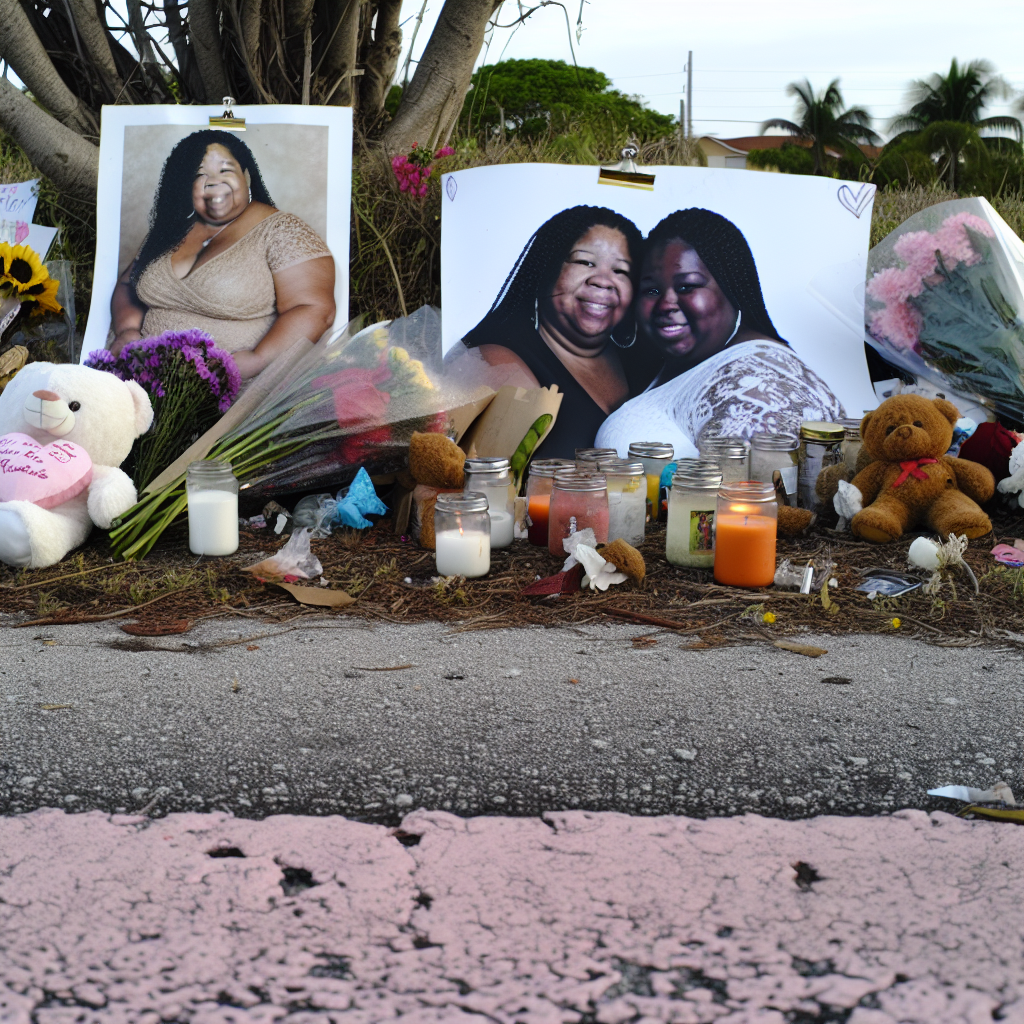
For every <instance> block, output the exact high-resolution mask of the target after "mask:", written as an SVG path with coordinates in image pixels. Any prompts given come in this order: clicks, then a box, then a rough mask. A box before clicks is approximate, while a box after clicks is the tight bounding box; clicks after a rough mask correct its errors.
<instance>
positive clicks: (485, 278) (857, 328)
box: [441, 164, 877, 455]
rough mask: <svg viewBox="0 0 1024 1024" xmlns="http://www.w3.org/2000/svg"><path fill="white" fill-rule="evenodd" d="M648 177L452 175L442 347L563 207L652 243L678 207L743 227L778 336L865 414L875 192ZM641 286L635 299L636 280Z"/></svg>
mask: <svg viewBox="0 0 1024 1024" xmlns="http://www.w3.org/2000/svg"><path fill="white" fill-rule="evenodd" d="M642 170H643V171H646V172H648V173H652V174H654V175H655V184H654V188H653V190H651V191H646V190H641V189H633V188H625V187H621V186H617V185H608V184H599V183H598V170H597V168H594V167H585V166H563V165H554V164H509V165H503V166H494V167H478V168H473V169H470V170H465V171H457V172H454V173H451V174H447V175H445V176H444V179H443V182H442V186H443V195H442V200H441V202H442V210H443V215H442V225H443V231H442V242H441V287H442V303H443V308H444V345H445V349H446V350H447V349H448V348H450V347H451V346H452V345H454V344H455V342H456V341H458V340H460V339H462V338H464V337H465V336H466V335H467V334H469V333H470V332H471V331H472V330H473V329H474V328H475V327H476V326H477V325H479V324H480V323H481V321H482V320H483V319H484V317H485V316H486V315H487V314H488V312H489V310H491V308H492V306H494V305H495V304H496V302H497V300H498V298H499V296H500V295H501V294H502V292H503V288H505V287H506V283H507V282H509V281H510V280H511V279H512V278H514V276H515V274H516V272H517V271H516V267H517V261H518V260H520V258H521V257H522V258H524V259H525V253H524V249H525V248H526V247H527V245H528V243H530V240H531V237H532V236H533V235H534V233H535V232H537V231H538V229H539V228H540V227H541V225H543V224H545V223H546V222H548V221H549V219H550V218H552V217H554V216H555V215H557V214H559V213H560V211H566V210H569V209H570V208H574V207H579V206H594V207H604V208H609V209H610V210H612V211H614V212H615V213H616V214H619V215H621V216H623V217H625V218H628V220H630V221H632V223H633V225H635V227H636V228H637V229H638V230H639V232H640V234H642V235H643V236H644V237H645V238H646V236H647V235H648V234H649V233H650V232H651V230H652V229H653V228H654V227H655V225H657V224H658V223H659V222H660V221H661V220H662V219H663V218H665V217H666V216H668V215H669V214H672V213H673V212H674V211H680V210H687V209H692V208H700V209H703V210H707V211H713V212H714V213H717V214H719V215H721V216H722V217H724V218H727V219H728V220H729V221H731V222H732V224H733V225H735V227H736V228H738V229H739V231H740V232H742V235H743V237H745V239H746V242H747V244H748V245H749V250H750V252H751V253H752V255H753V259H754V263H755V264H756V275H757V277H759V279H760V289H761V293H762V295H763V300H764V308H766V309H767V312H768V315H769V316H770V318H771V322H772V324H774V327H775V329H776V331H777V333H778V337H779V338H781V339H784V340H785V341H786V342H787V343H788V345H789V347H790V350H791V351H792V352H793V353H795V354H796V356H798V357H799V359H800V360H801V361H802V362H803V363H804V364H805V365H806V367H808V368H809V369H810V370H811V371H813V373H814V374H816V375H817V376H818V377H819V378H821V379H822V380H823V381H824V382H826V384H827V385H828V387H829V388H830V389H831V391H832V392H833V394H834V396H835V397H836V398H837V399H838V400H839V401H840V402H841V403H842V406H843V407H844V409H843V411H844V412H845V414H846V415H847V416H850V417H860V416H861V415H862V412H863V410H865V409H871V408H874V407H875V405H876V404H877V400H876V398H875V395H874V392H873V390H872V387H871V382H870V378H869V374H868V370H867V365H866V361H865V356H864V344H863V339H864V333H863V323H864V316H863V313H864V275H865V267H866V263H867V254H868V248H869V240H870V227H871V207H872V201H873V198H874V192H875V187H874V186H873V185H870V184H865V183H859V182H844V181H839V180H836V179H834V178H824V177H811V176H804V175H790V174H775V173H766V172H758V171H740V170H732V169H717V168H691V167H646V168H642ZM642 251H643V249H642V248H641V252H642ZM634 262H636V261H634ZM634 291H635V293H638V291H639V284H635V287H634ZM542 301H543V300H542ZM636 301H637V300H636V298H635V296H634V299H633V302H634V304H635V302H636ZM532 315H533V314H532V313H531V316H532ZM627 334H628V332H627ZM638 337H639V336H638ZM625 340H626V341H628V337H627V338H626V339H625ZM637 344H638V345H640V344H642V340H638V341H637ZM637 351H638V349H633V352H632V353H631V352H630V351H629V350H628V349H625V350H623V351H620V352H619V353H618V358H620V359H621V360H622V361H623V362H625V361H626V360H628V359H630V358H633V354H634V353H635V352H637ZM539 383H540V384H541V385H546V384H547V383H548V382H547V381H543V380H539ZM566 415H572V409H571V407H570V408H566V403H563V409H562V412H561V413H560V416H561V417H564V416H566ZM809 418H813V417H809ZM659 439H660V438H650V440H659ZM637 440H640V438H637ZM548 454H551V453H548ZM558 454H560V455H561V454H564V453H562V452H559V453H558ZM570 454H571V453H570Z"/></svg>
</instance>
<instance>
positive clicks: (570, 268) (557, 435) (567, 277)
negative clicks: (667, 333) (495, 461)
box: [462, 206, 657, 458]
mask: <svg viewBox="0 0 1024 1024" xmlns="http://www.w3.org/2000/svg"><path fill="white" fill-rule="evenodd" d="M641 244H642V242H641V235H640V232H639V230H638V229H637V227H636V226H635V225H634V224H633V222H632V221H631V220H629V219H628V218H627V217H624V216H622V215H621V214H618V213H616V212H614V211H613V210H610V209H607V208H605V207H598V206H575V207H571V208H569V209H566V210H562V211H560V212H559V213H557V214H555V215H554V216H553V217H551V218H550V219H549V220H547V221H546V222H545V223H544V224H543V225H541V227H540V228H538V230H537V231H536V232H535V233H534V234H533V236H532V237H531V238H530V240H529V241H528V242H527V243H526V246H525V247H524V248H523V250H522V252H521V253H520V255H519V258H518V259H517V260H516V261H515V264H514V265H513V267H512V269H511V271H510V272H509V274H508V276H507V278H506V279H505V283H504V285H503V286H502V288H501V290H500V291H499V293H498V295H497V298H496V299H495V300H494V302H493V304H492V305H491V308H490V310H489V312H488V313H487V314H486V315H485V316H484V317H483V319H482V320H480V322H479V323H478V324H477V325H476V326H475V327H474V328H473V329H472V330H470V331H469V332H468V333H467V334H466V335H465V336H464V337H463V339H462V340H463V341H464V342H465V344H466V345H467V347H470V348H475V347H478V348H479V350H480V353H481V355H482V356H483V358H484V359H485V361H486V362H488V363H489V364H491V365H492V366H493V367H495V368H497V367H504V366H512V367H515V368H517V369H518V370H519V371H520V376H521V378H522V380H523V383H524V384H527V385H529V386H532V387H537V386H540V387H550V386H551V385H555V386H557V388H558V390H559V391H560V392H562V393H563V395H564V398H563V399H562V412H561V414H560V415H559V416H558V418H557V420H556V422H555V426H554V428H553V430H552V431H551V433H550V434H549V435H548V437H547V438H546V440H545V441H544V443H543V444H542V445H541V446H540V448H539V449H538V451H537V455H538V456H539V457H542V458H550V457H568V458H572V457H573V454H574V450H575V449H576V448H582V447H589V446H590V445H592V444H593V441H594V435H595V434H596V433H597V430H598V428H599V427H600V425H601V423H602V422H604V420H605V419H606V418H607V416H608V415H609V414H610V413H612V412H614V411H615V410H616V409H617V408H619V407H620V406H621V405H622V404H623V402H626V401H627V400H628V399H629V398H630V397H632V396H634V395H637V394H639V393H640V392H641V391H643V389H644V387H645V386H646V385H647V384H648V383H649V382H650V381H651V379H652V377H653V376H654V373H655V372H656V370H657V362H656V361H654V360H653V359H652V358H651V354H650V353H649V352H648V351H647V350H645V349H644V348H643V347H642V346H640V345H638V344H637V343H636V342H637V331H636V326H635V323H634V319H633V311H632V309H633V302H634V298H635V294H636V279H637V274H638V271H639V261H640V252H641Z"/></svg>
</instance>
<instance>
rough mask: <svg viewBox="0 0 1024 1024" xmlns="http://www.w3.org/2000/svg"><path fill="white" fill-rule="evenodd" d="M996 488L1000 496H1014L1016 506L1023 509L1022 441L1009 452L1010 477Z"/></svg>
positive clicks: (1023, 469)
mask: <svg viewBox="0 0 1024 1024" xmlns="http://www.w3.org/2000/svg"><path fill="white" fill-rule="evenodd" d="M996 486H997V487H998V488H999V493H1000V494H1016V495H1017V504H1018V505H1020V506H1021V507H1024V441H1021V442H1020V444H1018V445H1015V446H1014V449H1013V451H1012V452H1010V475H1009V476H1008V477H1006V479H1004V480H1000V481H999V483H998V484H996ZM1010 500H1011V501H1012V500H1013V499H1010Z"/></svg>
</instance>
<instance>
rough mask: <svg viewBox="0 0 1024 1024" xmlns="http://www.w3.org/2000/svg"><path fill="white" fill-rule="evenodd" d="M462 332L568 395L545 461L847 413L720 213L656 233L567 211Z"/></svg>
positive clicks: (602, 213) (788, 426) (601, 212)
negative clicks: (776, 314)
mask: <svg viewBox="0 0 1024 1024" xmlns="http://www.w3.org/2000/svg"><path fill="white" fill-rule="evenodd" d="M463 341H464V342H465V344H466V345H467V347H470V348H473V347H479V348H480V351H481V354H482V355H483V357H484V359H485V360H486V361H487V362H489V363H491V364H492V365H502V364H512V365H515V366H517V367H518V368H519V369H520V370H521V371H522V372H523V376H524V377H525V378H526V379H527V380H528V382H529V383H531V384H534V385H539V386H541V387H549V386H550V385H552V384H555V385H557V387H558V389H559V390H560V391H561V392H562V393H563V394H564V396H565V397H564V398H563V400H562V409H563V412H562V415H560V416H559V418H558V420H557V422H556V424H555V427H554V429H553V430H552V432H551V434H550V435H549V436H548V438H547V439H546V441H545V443H544V445H543V452H542V453H538V454H542V455H543V456H544V457H552V456H555V457H571V456H572V454H573V451H574V449H575V448H584V447H589V446H591V445H596V446H598V447H607V448H616V449H618V450H619V452H620V454H622V455H623V456H625V454H626V449H627V448H628V446H629V443H630V441H631V440H637V439H638V438H641V437H643V438H648V437H649V438H650V439H653V440H658V441H669V442H671V443H672V444H673V445H674V447H675V450H676V456H677V457H678V458H694V457H696V455H697V445H698V443H699V441H700V438H701V437H702V436H704V435H706V434H709V435H742V436H747V437H749V436H750V434H752V433H757V432H760V431H768V432H773V433H779V432H797V431H798V430H799V426H800V422H801V421H803V420H807V419H813V420H833V419H835V418H836V417H842V416H845V411H844V409H843V406H842V403H841V402H840V401H839V400H838V399H837V398H836V396H835V395H834V394H833V393H832V391H831V390H830V389H829V387H828V385H827V384H826V383H825V382H824V381H823V380H822V379H821V378H820V377H818V376H817V374H815V373H814V372H813V371H812V370H811V369H810V368H808V367H807V366H806V365H804V363H803V362H802V361H801V360H800V358H799V357H798V356H797V355H796V354H795V353H794V352H793V350H792V349H791V348H790V346H789V345H788V344H787V342H786V340H785V339H784V338H782V337H781V336H780V335H779V333H778V331H777V330H776V329H775V327H774V325H773V323H772V319H771V316H770V314H769V312H768V310H767V309H766V308H765V302H764V298H763V296H762V293H761V285H760V281H759V278H758V273H757V266H756V264H755V262H754V257H753V255H752V253H751V251H750V246H749V245H748V244H747V241H746V239H745V238H744V236H743V233H742V232H741V231H740V230H739V228H737V227H736V225H735V224H733V223H732V222H731V221H730V220H728V219H727V218H725V217H723V216H721V215H720V214H718V213H715V212H713V211H711V210H703V209H699V208H691V209H685V210H678V211H676V212H674V213H671V214H669V215H668V216H667V217H665V218H664V219H663V220H662V221H661V222H660V223H658V224H657V226H656V227H655V228H654V229H653V230H652V231H651V232H650V233H649V234H648V236H647V238H643V237H642V236H641V234H640V231H639V230H638V229H637V227H636V226H635V225H634V224H633V222H632V221H631V220H629V219H628V218H627V217H624V216H622V215H621V214H619V213H616V212H615V211H613V210H611V209H609V208H607V207H598V206H576V207H572V208H570V209H567V210H563V211H562V212H560V213H558V214H556V215H555V216H554V217H552V218H550V219H549V220H548V221H547V222H546V223H544V224H543V225H542V226H541V227H540V228H539V229H538V230H537V232H536V233H535V234H534V235H533V237H532V238H531V239H530V241H529V242H528V243H527V245H526V247H525V248H524V250H523V251H522V253H521V254H520V256H519V258H518V260H517V261H516V263H515V265H514V266H513V268H512V270H511V272H510V273H509V276H508V279H507V280H506V281H505V284H504V286H503V287H502V289H501V292H500V293H499V295H498V296H497V298H496V299H495V302H494V304H493V306H492V307H491V309H490V311H489V312H488V313H487V315H486V316H484V318H483V319H482V320H481V321H480V323H479V324H478V325H477V326H476V327H475V328H473V330H471V331H470V332H469V333H468V334H467V335H466V336H465V337H464V338H463ZM655 435H657V436H656V437H655Z"/></svg>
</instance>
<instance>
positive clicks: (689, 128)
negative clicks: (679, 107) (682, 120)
mask: <svg viewBox="0 0 1024 1024" xmlns="http://www.w3.org/2000/svg"><path fill="white" fill-rule="evenodd" d="M686 137H687V138H690V139H692V138H693V50H688V51H687V53H686Z"/></svg>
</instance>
